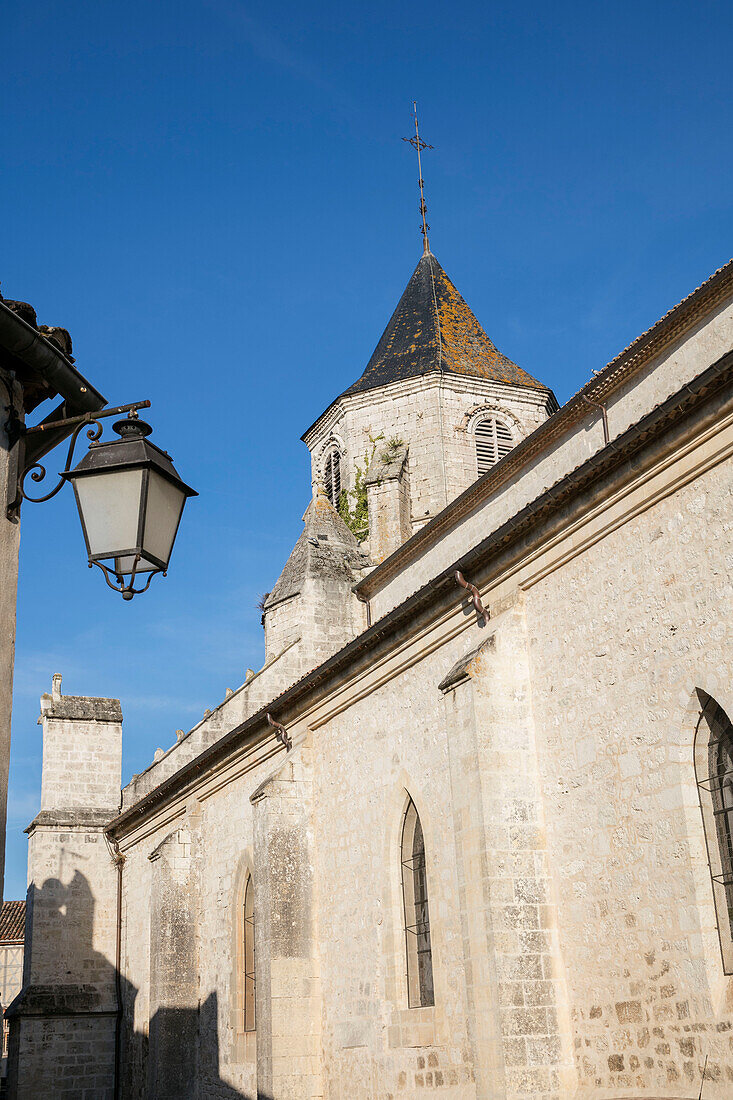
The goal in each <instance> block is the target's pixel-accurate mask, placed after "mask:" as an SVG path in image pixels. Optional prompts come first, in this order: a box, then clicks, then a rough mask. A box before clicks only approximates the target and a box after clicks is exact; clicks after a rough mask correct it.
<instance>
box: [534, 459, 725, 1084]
mask: <svg viewBox="0 0 733 1100" xmlns="http://www.w3.org/2000/svg"><path fill="white" fill-rule="evenodd" d="M732 498H733V468H732V467H731V463H730V461H728V462H727V463H726V464H725V465H719V466H716V468H715V469H714V470H711V471H709V472H707V473H706V474H704V475H702V476H701V477H699V478H697V479H696V480H694V481H692V482H690V483H689V484H688V485H686V486H684V487H683V488H680V489H679V491H678V492H677V493H676V494H675V496H674V497H673V498H670V499H667V500H665V501H663V502H661V503H660V504H659V505H657V506H656V507H654V508H651V509H649V510H648V511H646V512H645V513H643V514H642V515H640V516H638V517H637V518H635V519H632V520H631V521H630V522H628V523H627V524H625V525H624V526H622V527H620V528H619V529H618V530H616V531H614V532H613V533H611V534H609V535H608V536H607V538H605V539H604V540H603V541H602V542H599V543H598V544H597V545H595V546H593V547H592V548H589V549H588V550H587V551H586V552H585V553H583V554H580V555H578V556H577V557H574V558H573V559H572V560H571V561H570V562H568V563H567V565H566V566H565V567H564V568H563V569H562V570H558V571H556V572H554V573H553V574H552V575H551V576H549V577H547V578H546V579H545V580H543V581H542V582H540V583H538V584H537V585H536V586H533V587H532V588H531V589H530V590H529V591H528V593H527V618H528V622H529V624H530V627H529V630H530V635H531V644H530V651H531V659H532V689H533V698H534V710H535V719H536V723H537V727H538V729H539V730H541V731H542V738H541V753H540V757H541V769H542V780H543V789H544V801H545V808H546V814H547V822H548V846H549V851H550V859H551V864H552V867H553V874H554V880H555V897H556V899H557V914H558V917H557V926H558V929H559V937H560V946H561V951H562V956H563V959H564V964H565V973H566V976H567V981H568V990H569V999H570V1003H571V1005H572V1010H573V1023H572V1030H573V1034H574V1039H575V1043H576V1047H577V1070H578V1075H579V1082H580V1084H581V1086H582V1087H583V1088H585V1089H587V1090H591V1089H595V1090H600V1089H603V1088H605V1089H608V1090H615V1091H614V1093H613V1094H614V1095H616V1094H620V1093H621V1092H622V1090H623V1089H632V1088H637V1089H638V1088H644V1089H647V1090H650V1091H651V1092H652V1093H654V1092H656V1093H658V1094H659V1095H668V1094H669V1095H673V1096H678V1095H679V1096H688V1095H693V1094H695V1095H696V1094H697V1089H698V1088H699V1086H700V1080H701V1078H700V1071H701V1067H702V1065H703V1063H704V1060H705V1057H706V1056H709V1064H708V1069H709V1073H710V1078H711V1081H710V1082H709V1083H706V1086H705V1090H704V1094H703V1095H704V1096H705V1097H718V1096H720V1097H723V1096H728V1095H730V1094H731V1093H733V1051H732V1050H731V1040H730V1035H731V1033H733V1016H732V1015H731V1010H732V1009H733V981H731V979H730V978H728V977H726V976H725V974H724V973H723V967H722V958H721V950H720V942H719V938H718V930H717V926H716V914H715V911H714V908H713V896H712V889H711V881H710V872H709V869H708V865H707V862H708V861H707V853H706V845H705V837H704V835H703V832H702V819H701V815H700V800H699V797H698V792H697V788H696V779H695V770H694V735H695V725H696V719H697V717H698V715H699V710H700V705H699V702H698V700H697V698H696V694H695V692H696V689H698V688H702V689H704V690H705V691H706V692H709V693H710V694H711V695H712V696H714V698H716V700H717V701H718V702H719V703H720V704H721V705H722V706H723V707H724V708H725V709H726V710H727V712H728V714H729V715H731V714H733V695H732V694H731V690H730V684H731V680H732V679H733V636H732V627H731V623H732V622H733V588H732V587H731V565H732V561H731V514H732V513H731V500H732ZM721 935H722V936H724V937H726V936H727V937H728V939H730V936H731V930H730V928H726V927H725V924H724V922H722V924H721ZM609 1095H610V1092H609Z"/></svg>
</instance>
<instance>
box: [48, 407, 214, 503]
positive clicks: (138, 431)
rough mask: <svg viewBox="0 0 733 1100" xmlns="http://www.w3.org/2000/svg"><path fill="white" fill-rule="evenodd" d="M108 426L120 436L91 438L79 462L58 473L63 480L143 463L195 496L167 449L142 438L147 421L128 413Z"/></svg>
mask: <svg viewBox="0 0 733 1100" xmlns="http://www.w3.org/2000/svg"><path fill="white" fill-rule="evenodd" d="M112 427H113V428H114V430H115V431H116V432H117V434H118V435H119V436H120V438H119V439H101V440H99V441H96V440H93V441H92V442H91V443H90V445H89V450H88V451H87V453H86V454H85V455H84V457H83V458H82V460H81V462H79V463H78V464H77V465H76V466H75V467H74V469H73V470H69V471H68V473H64V474H62V477H63V478H64V479H65V480H68V481H73V480H74V479H75V478H77V477H84V476H85V475H87V474H99V473H101V472H102V471H105V470H123V469H129V468H140V467H143V468H148V469H151V470H155V471H156V472H157V473H159V474H161V475H162V476H163V477H164V478H166V479H167V480H168V481H172V482H173V483H174V484H175V485H178V486H179V487H180V489H181V490H182V492H184V493H185V494H186V496H187V497H197V496H198V493H197V492H196V490H195V489H192V488H191V487H190V486H189V485H186V483H185V482H184V481H183V480H182V479H181V477H180V476H179V474H178V471H177V470H176V468H175V466H174V465H173V462H172V460H171V456H170V455H169V454H168V453H167V451H163V450H161V449H160V447H156V445H155V443H152V442H151V441H150V440H149V439H146V438H145V437H146V436H147V435H148V434H149V433H150V432H151V431H152V428H151V427H150V425H149V424H146V423H145V421H144V420H138V419H137V417H130V418H125V419H124V420H118V421H117V422H116V423H115V424H113V425H112Z"/></svg>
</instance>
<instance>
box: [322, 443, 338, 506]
mask: <svg viewBox="0 0 733 1100" xmlns="http://www.w3.org/2000/svg"><path fill="white" fill-rule="evenodd" d="M323 480H324V481H325V483H326V496H327V497H328V499H329V500H330V501H331V504H333V506H334V508H338V506H339V500H340V499H341V455H340V454H339V452H338V451H337V450H336V449H335V448H334V449H333V450H332V451H329V454H328V458H327V459H326V465H325V467H324V471H323Z"/></svg>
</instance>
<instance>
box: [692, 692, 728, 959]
mask: <svg viewBox="0 0 733 1100" xmlns="http://www.w3.org/2000/svg"><path fill="white" fill-rule="evenodd" d="M700 721H701V722H702V721H705V723H706V724H707V727H708V730H709V734H710V736H709V740H708V771H709V774H708V775H707V777H706V778H705V779H701V780H698V787H699V788H700V789H701V790H703V791H706V792H707V794H708V796H709V799H710V803H712V816H713V820H714V822H715V832H716V839H717V843H718V852H719V856H720V870H719V873H717V874H716V873H713V872H712V871H711V874H712V879H713V882H715V883H718V884H719V885H720V886H722V888H723V891H724V894H725V907H726V910H727V913H728V935H729V937H730V938H733V724H731V721H730V719H729V718H728V715H727V714H726V713H725V711H724V710H723V708H722V707H721V706H720V704H719V703H717V702H716V701H715V699H713V698H712V697H710V696H707V698H706V701H705V705H704V706H703V710H702V714H701V715H700ZM711 840H712V838H708V842H710V841H711Z"/></svg>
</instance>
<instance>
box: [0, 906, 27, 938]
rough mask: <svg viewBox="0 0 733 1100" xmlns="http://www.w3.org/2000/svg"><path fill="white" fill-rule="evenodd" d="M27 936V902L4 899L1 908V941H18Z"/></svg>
mask: <svg viewBox="0 0 733 1100" xmlns="http://www.w3.org/2000/svg"><path fill="white" fill-rule="evenodd" d="M24 937H25V902H24V901H4V902H3V904H2V908H0V943H14V942H15V943H17V941H18V940H23V939H24Z"/></svg>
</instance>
